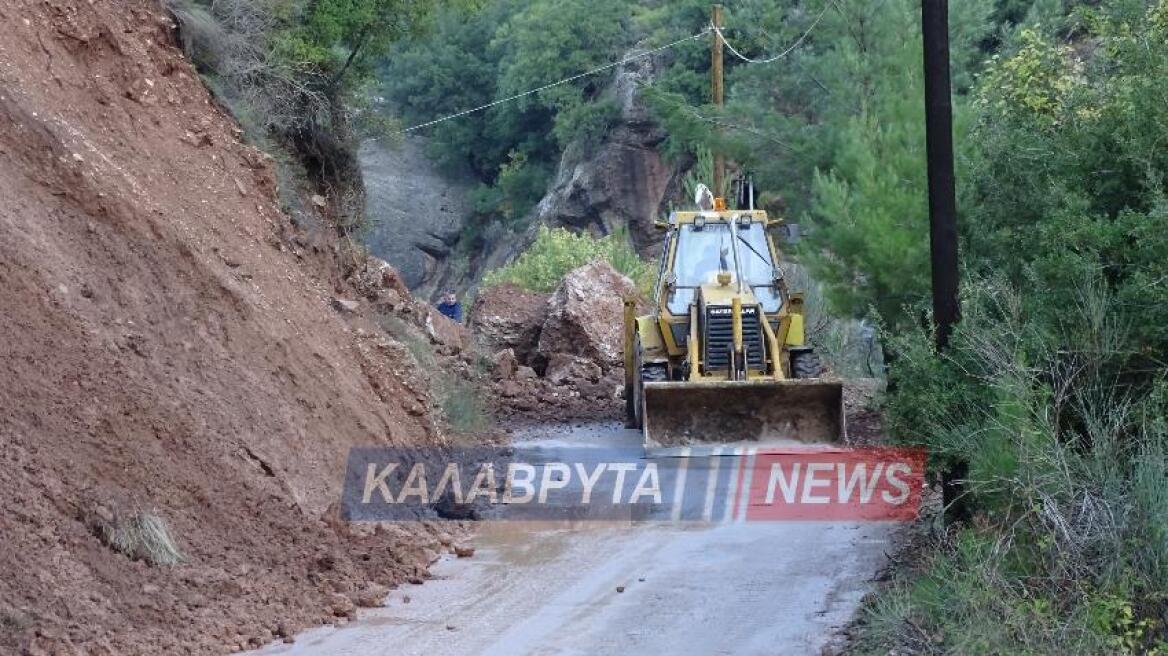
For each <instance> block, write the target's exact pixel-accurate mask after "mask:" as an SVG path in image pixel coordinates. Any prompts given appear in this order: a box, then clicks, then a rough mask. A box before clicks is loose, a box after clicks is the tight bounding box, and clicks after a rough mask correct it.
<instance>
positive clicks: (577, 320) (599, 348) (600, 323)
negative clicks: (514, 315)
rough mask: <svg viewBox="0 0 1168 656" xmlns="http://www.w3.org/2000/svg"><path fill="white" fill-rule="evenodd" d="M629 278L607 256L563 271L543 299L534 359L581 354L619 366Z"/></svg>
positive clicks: (604, 364) (631, 289)
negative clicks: (552, 290) (561, 278)
mask: <svg viewBox="0 0 1168 656" xmlns="http://www.w3.org/2000/svg"><path fill="white" fill-rule="evenodd" d="M636 295H637V288H636V286H635V285H634V284H633V281H632V280H629V279H628V278H627V277H625V276H623V275H621V274H620V273H617V271H616V270H615V269H613V268H612V267H611V266H610V265H609V264H608V263H607V262H593V263H592V264H588V265H585V266H582V267H580V268H579V269H576V270H575V271H572V272H571V273H569V274H568V275H567V276H565V277H564V281H563V282H562V283H560V286H559V288H557V289H556V291H555V293H553V294H552V297H551V298H550V299H548V303H547V307H548V310H547V319H545V320H544V323H543V329H542V330H541V331H540V334H539V347H538V353H539V356H540V359H541V360H543V361H544V362H546V363H550V362H552V361H553V359H554V358H555V356H556V354H569V355H573V356H578V357H581V358H586V359H588V360H591V361H592V362H594V363H596V364H597V365H599V366H600V367H601V368H602V369H604V370H605V371H609V370H611V369H614V368H617V367H620V366H621V360H622V353H623V351H624V334H623V329H622V323H623V321H622V320H623V315H624V301H623V299H625V298H626V297H629V296H636Z"/></svg>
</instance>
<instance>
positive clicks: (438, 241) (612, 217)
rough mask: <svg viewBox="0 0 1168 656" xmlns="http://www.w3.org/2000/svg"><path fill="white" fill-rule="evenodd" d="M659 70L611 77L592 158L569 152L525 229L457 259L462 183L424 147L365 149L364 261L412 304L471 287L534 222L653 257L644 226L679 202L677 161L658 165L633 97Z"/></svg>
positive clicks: (653, 235)
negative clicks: (404, 287)
mask: <svg viewBox="0 0 1168 656" xmlns="http://www.w3.org/2000/svg"><path fill="white" fill-rule="evenodd" d="M658 66H659V64H658V63H657V62H655V61H654V60H652V59H651V58H646V59H641V60H637V61H634V62H629V63H628V64H625V65H624V66H622V67H621V68H620V69H618V71H617V73H616V76H615V78H614V80H613V83H612V85H611V86H610V88H609V90H608V91H607V93H609V94H611V95H612V97H613V98H614V99H615V100H616V102H617V103H618V105H619V106H620V108H621V120H620V122H619V124H618V125H617V126H616V127H615V128H614V129H613V130H612V132H611V133H610V134H609V135H608V138H607V139H606V140H605V141H604V143H603V144H601V145H600V146H598V147H596V148H594V149H593V150H591V151H585V150H584V149H583V148H580V147H578V146H574V147H569V148H568V149H567V150H566V151H565V153H564V155H563V157H562V158H561V160H560V165H559V169H558V171H557V173H556V176H555V178H554V179H553V182H552V184H551V185H550V187H549V188H548V191H547V194H546V195H545V196H544V198H543V199H542V200H541V201H540V202H539V204H538V205H537V206H536V208H535V209H534V210H533V211H532V215H531V216H530V217H529V218H528V224H529V225H531V226H532V228H531V229H530V230H528V231H527V232H526V233H525V234H523V235H520V236H519V237H518V238H517V237H516V236H515V235H511V234H507V233H505V236H504V237H503V238H499V239H496V240H495V241H492V242H490V243H488V244H487V246H486V248H484V249H482V250H481V251H480V252H477V253H475V254H474V256H473V257H472V258H470V259H469V260H466V261H460V260H459V259H458V258H457V257H456V256H455V255H454V253H453V248H454V245H455V244H456V243H457V241H458V235H459V232H460V231H461V229H462V226H463V222H464V221H466V220H467V217H468V215H469V210H470V207H469V203H468V202H467V194H468V193H469V191H470V187H469V185H464V184H459V183H457V182H452V181H451V179H450V177H449V176H444V175H442V174H440V173H439V172H438V171H436V170H435V168H434V166H433V165H432V164H431V163H430V162H429V161H428V160H427V159H426V157H425V154H424V153H423V152H422V148H423V146H424V140H423V139H421V138H411V139H408V140H406V141H405V142H404V143H402V144H400V145H397V146H389V145H383V144H379V143H372V142H371V143H366V144H365V145H364V146H362V148H361V154H360V159H361V166H362V170H363V172H364V176H365V187H366V190H367V198H368V211H369V216H370V218H371V220H372V222H373V226H372V229H371V232H370V235H369V237H368V238H367V242H368V243H369V245H370V247H371V249H372V251H373V253H374V254H375V255H377V256H379V257H381V258H383V259H385V260H387V261H388V262H389V263H390V264H392V265H393V266H394V267H396V268H397V269H398V270H399V271H401V273H402V275H403V277H404V278H405V281H406V283H407V284H408V285H409V287H410V289H411V290H413V292H414V293H415V294H417V295H420V296H433V295H434V294H435V293H436V292H438V291H440V290H441V289H443V288H446V287H450V288H457V289H466V288H468V287H473V286H474V284H475V282H476V281H477V280H479V279H480V278H481V277H482V273H484V272H485V271H488V270H490V269H492V268H495V267H497V266H500V265H502V264H504V263H506V262H507V261H508V260H510V259H511V258H513V257H514V256H516V255H517V254H518V253H520V252H521V251H522V250H523V247H524V246H525V245H526V244H528V243H530V241H531V240H532V239H534V236H535V228H536V227H537V226H538V225H540V224H547V225H552V226H563V227H569V228H572V229H575V230H582V231H587V232H590V233H592V234H594V235H597V236H602V235H607V234H611V233H613V232H615V231H620V230H626V231H627V232H628V235H629V237H630V239H632V242H633V245H634V247H635V248H636V249H637V251H638V252H639V253H641V255H643V256H646V257H650V258H652V257H656V255H657V249H658V247H659V246H660V244H661V235H660V234H659V233H658V232H657V231H656V230H655V229H654V228H653V221H654V220H655V219H656V218H658V217H659V216H661V215H662V214H663V213H664V212H665V211H666V210H667V209H668V205H669V202H670V201H673V202H677V201H679V200H680V198H681V196H682V187H681V178H682V176H683V175H684V173H685V170H686V166H685V164H686V163H684V162H683V163H680V164H678V163H669V162H666V161H664V160H663V159H662V157H661V155H660V153H659V151H658V146H660V144H661V142H662V141H663V140H664V139H665V133H664V131H662V130H661V128H659V127H658V126H657V125H656V123H655V122H654V121H653V119H652V116H651V115H650V113H649V110H648V108H647V107H645V104H644V102H643V101H642V100H641V97H640V87H641V86H642V85H644V84H648V83H651V82H652V81H653V79H654V78H655V77H656V75H657V72H658V71H657V67H658Z"/></svg>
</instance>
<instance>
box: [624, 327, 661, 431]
mask: <svg viewBox="0 0 1168 656" xmlns="http://www.w3.org/2000/svg"><path fill="white" fill-rule="evenodd" d="M641 351H642V349H641V336H640V335H637V336H636V338H635V339H634V341H633V370H634V371H637V372H639V375H638V376H637V377H636V378H635V379H634V381H633V390H632V391H633V393H632V395H631V397H632V398H631V399H630V400H631V402H629V401H626V402H625V410H626V411H627V413H628V421H627V422H626V424H625V425H626V426H628V427H629V428H644V426H645V386H644V384H645V383H646V382H650V383H654V382H660V381H665V380H668V379H669V374H668V372H667V371H666V370H665V367H663V366H661V365H659V364H650V365H646V364H645V361H644V357H643V356H642V354H641Z"/></svg>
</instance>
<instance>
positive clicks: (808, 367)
mask: <svg viewBox="0 0 1168 656" xmlns="http://www.w3.org/2000/svg"><path fill="white" fill-rule="evenodd" d="M822 376H823V361H822V360H821V359H820V358H819V354H818V353H815V352H814V351H804V352H801V353H792V354H791V377H792V378H800V379H803V378H820V377H822Z"/></svg>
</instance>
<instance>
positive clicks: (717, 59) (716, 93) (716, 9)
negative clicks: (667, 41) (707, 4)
mask: <svg viewBox="0 0 1168 656" xmlns="http://www.w3.org/2000/svg"><path fill="white" fill-rule="evenodd" d="M710 23H711V24H712V25H713V26H714V28H715V29H716V30H721V29H722V5H714V6H713V8H712V10H711V11H710ZM713 38H714V42H713V47H712V48H711V50H710V102H712V103H713V104H714V106H715V107H718V108H721V107H722V104H723V101H724V95H725V94H724V87H723V86H722V37H721V36H719V35H718V32H716V31H715V32H714V33H713ZM725 176H726V157H725V156H724V155H723V154H722V153H720V152H717V151H715V152H714V181H713V182H714V189H713V192H714V196H717V197H724V196H725V195H726V192H725V189H724V186H725Z"/></svg>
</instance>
